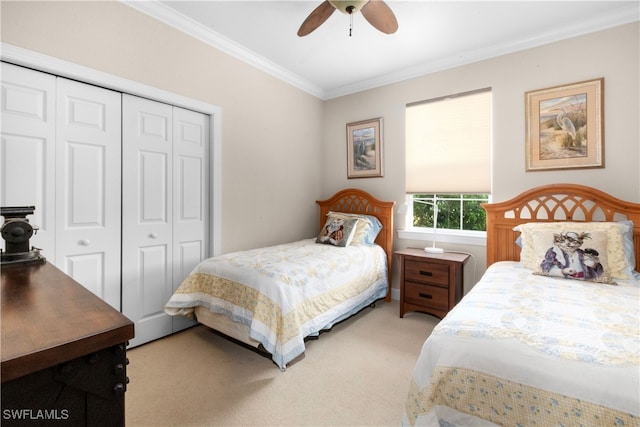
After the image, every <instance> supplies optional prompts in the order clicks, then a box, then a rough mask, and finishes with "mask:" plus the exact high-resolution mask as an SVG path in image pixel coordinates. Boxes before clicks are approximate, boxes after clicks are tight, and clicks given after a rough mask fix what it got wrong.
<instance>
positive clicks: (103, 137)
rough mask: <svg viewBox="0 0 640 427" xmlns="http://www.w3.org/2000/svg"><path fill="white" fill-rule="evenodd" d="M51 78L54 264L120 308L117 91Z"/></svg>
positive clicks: (119, 119)
mask: <svg viewBox="0 0 640 427" xmlns="http://www.w3.org/2000/svg"><path fill="white" fill-rule="evenodd" d="M57 82H58V85H57V87H58V96H57V100H58V106H57V109H56V112H57V116H58V120H57V126H56V200H57V202H56V259H55V265H56V266H57V267H58V268H61V269H62V270H63V271H64V272H66V273H67V274H68V275H70V276H71V277H73V278H74V279H75V280H76V281H77V282H79V283H82V285H83V286H85V287H86V288H88V289H89V290H91V291H92V292H93V293H94V294H96V295H98V296H99V297H101V298H102V299H103V300H105V301H106V302H107V303H109V304H110V305H111V306H113V307H115V308H117V309H118V310H120V229H121V212H122V209H121V198H120V188H121V173H120V172H121V171H120V159H121V126H120V125H121V116H122V112H121V94H120V93H119V92H114V91H110V90H107V89H103V88H99V87H95V86H91V85H87V84H84V83H78V82H75V81H72V80H67V79H62V78H58V80H57Z"/></svg>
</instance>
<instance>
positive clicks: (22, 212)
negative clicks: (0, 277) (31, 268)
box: [0, 206, 46, 266]
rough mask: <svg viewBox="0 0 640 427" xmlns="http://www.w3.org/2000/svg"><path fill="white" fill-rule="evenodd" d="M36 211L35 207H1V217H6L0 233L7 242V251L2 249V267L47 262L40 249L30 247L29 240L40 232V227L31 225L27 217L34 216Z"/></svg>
mask: <svg viewBox="0 0 640 427" xmlns="http://www.w3.org/2000/svg"><path fill="white" fill-rule="evenodd" d="M35 210H36V208H35V206H15V207H0V215H2V216H3V217H4V224H2V227H1V228H0V233H1V234H2V238H3V239H4V241H5V249H4V250H2V249H0V258H1V259H0V261H1V263H2V266H5V265H10V264H25V263H29V264H41V263H44V262H45V261H46V259H45V257H43V256H42V255H41V254H40V249H38V248H35V247H30V245H29V239H30V238H31V236H33V235H34V234H35V233H37V232H38V227H37V226H33V225H31V224H30V223H29V220H28V219H27V215H33V213H34V212H35Z"/></svg>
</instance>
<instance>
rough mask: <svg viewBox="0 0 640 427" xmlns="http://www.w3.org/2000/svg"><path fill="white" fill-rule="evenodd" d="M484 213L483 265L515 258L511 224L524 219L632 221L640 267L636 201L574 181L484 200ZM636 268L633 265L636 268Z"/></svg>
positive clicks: (639, 218)
mask: <svg viewBox="0 0 640 427" xmlns="http://www.w3.org/2000/svg"><path fill="white" fill-rule="evenodd" d="M482 207H483V208H484V209H485V211H486V212H487V266H489V265H491V264H493V263H494V262H497V261H519V260H520V248H519V247H518V245H517V244H516V243H515V242H516V239H517V238H518V235H519V233H518V232H516V231H513V227H515V226H517V225H520V224H524V223H527V222H558V221H586V222H589V221H621V220H625V219H628V220H631V221H633V224H634V230H633V245H634V248H635V256H636V266H640V204H638V203H632V202H625V201H623V200H620V199H617V198H615V197H613V196H610V195H609V194H607V193H604V192H602V191H600V190H597V189H595V188H591V187H587V186H584V185H578V184H551V185H545V186H541V187H536V188H533V189H531V190H528V191H525V192H524V193H522V194H520V195H519V196H516V197H514V198H513V199H511V200H507V201H505V202H500V203H485V204H483V205H482ZM637 268H638V267H636V269H637Z"/></svg>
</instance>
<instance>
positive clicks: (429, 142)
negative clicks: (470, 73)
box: [405, 89, 492, 232]
mask: <svg viewBox="0 0 640 427" xmlns="http://www.w3.org/2000/svg"><path fill="white" fill-rule="evenodd" d="M491 112H492V105H491V90H490V89H482V90H478V91H473V92H466V93H462V94H457V95H452V96H447V97H442V98H437V99H432V100H427V101H421V102H416V103H412V104H409V105H407V109H406V160H405V163H406V193H407V217H406V227H407V228H411V227H413V228H418V229H426V228H433V227H434V205H437V208H438V210H437V228H438V229H447V230H458V231H471V232H475V231H484V230H485V229H486V217H485V212H484V209H482V207H481V206H480V204H481V203H486V202H488V201H489V198H490V196H489V194H490V191H491Z"/></svg>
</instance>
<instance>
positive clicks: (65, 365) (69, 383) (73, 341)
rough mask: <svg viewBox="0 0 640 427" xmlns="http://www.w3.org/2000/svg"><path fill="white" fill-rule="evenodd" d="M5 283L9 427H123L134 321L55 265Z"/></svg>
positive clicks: (17, 269)
mask: <svg viewBox="0 0 640 427" xmlns="http://www.w3.org/2000/svg"><path fill="white" fill-rule="evenodd" d="M1 279H2V283H1V284H2V294H1V298H2V326H1V352H2V372H1V377H0V378H1V380H2V411H1V413H0V416H1V418H0V423H1V424H2V426H12V425H16V426H26V425H28V426H34V425H47V426H50V425H65V426H66V425H69V426H71V425H72V426H123V425H124V424H125V420H124V416H125V415H124V402H125V401H124V394H125V391H126V389H127V382H128V378H127V363H128V360H127V357H126V345H127V341H128V340H130V339H132V338H133V336H134V325H133V322H131V320H129V319H127V318H126V317H125V316H123V315H122V314H121V313H120V312H118V311H117V310H115V309H114V308H113V307H111V306H110V305H108V304H107V303H105V302H104V301H102V300H101V299H100V298H98V297H97V296H95V295H94V294H93V293H91V292H90V291H89V290H87V289H86V288H84V287H83V286H82V285H80V284H79V283H77V282H75V281H74V280H73V279H72V278H70V277H69V276H67V275H66V274H64V273H63V272H62V271H60V270H58V269H57V268H56V267H54V266H53V265H51V264H49V263H48V262H46V263H44V264H35V265H24V264H23V265H10V266H7V267H5V266H2V269H1Z"/></svg>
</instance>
